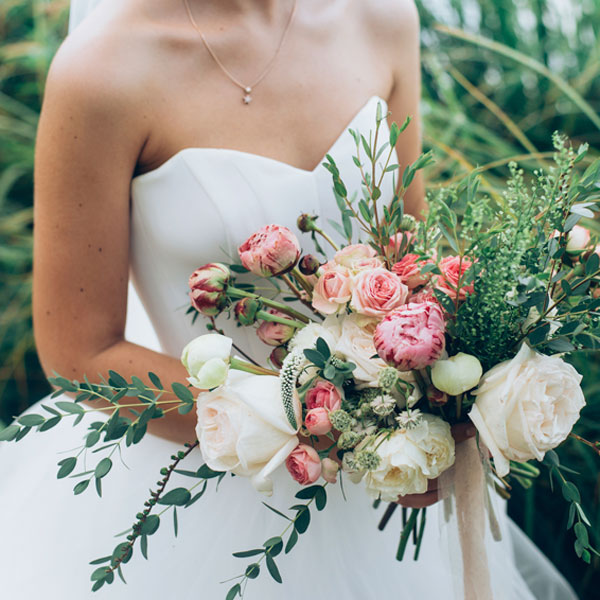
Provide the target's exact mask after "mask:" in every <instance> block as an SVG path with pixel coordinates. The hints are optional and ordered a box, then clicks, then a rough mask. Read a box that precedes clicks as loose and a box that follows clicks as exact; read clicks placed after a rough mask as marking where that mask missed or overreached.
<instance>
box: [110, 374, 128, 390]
mask: <svg viewBox="0 0 600 600" xmlns="http://www.w3.org/2000/svg"><path fill="white" fill-rule="evenodd" d="M108 383H109V385H111V386H112V387H116V388H123V387H124V388H126V387H128V384H127V381H126V380H125V379H124V378H123V377H122V376H121V375H119V374H118V373H117V372H116V371H109V372H108Z"/></svg>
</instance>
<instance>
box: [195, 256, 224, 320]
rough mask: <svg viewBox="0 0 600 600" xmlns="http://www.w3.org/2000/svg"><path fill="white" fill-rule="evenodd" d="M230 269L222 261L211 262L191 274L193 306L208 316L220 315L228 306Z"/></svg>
mask: <svg viewBox="0 0 600 600" xmlns="http://www.w3.org/2000/svg"><path fill="white" fill-rule="evenodd" d="M229 278H230V272H229V269H228V268H227V267H226V266H225V265H222V264H221V263H209V264H207V265H203V266H202V267H199V268H198V269H196V270H195V271H194V272H193V273H192V274H191V276H190V279H189V281H188V285H189V288H190V293H189V295H190V300H191V302H192V305H193V307H194V308H195V309H196V310H197V311H198V312H200V313H202V314H203V315H206V316H207V317H214V316H215V315H218V314H219V313H220V312H221V311H222V310H223V309H224V308H225V307H226V306H227V295H226V293H225V292H226V290H227V285H228V284H229Z"/></svg>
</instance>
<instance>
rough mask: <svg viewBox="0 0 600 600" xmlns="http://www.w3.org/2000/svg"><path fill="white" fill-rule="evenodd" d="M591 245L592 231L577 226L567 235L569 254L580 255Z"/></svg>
mask: <svg viewBox="0 0 600 600" xmlns="http://www.w3.org/2000/svg"><path fill="white" fill-rule="evenodd" d="M589 243H590V231H589V229H586V228H585V227H582V226H581V225H575V227H573V229H571V231H569V233H568V234H567V252H568V253H569V254H580V253H581V252H583V250H585V249H586V248H587V247H588V245H589Z"/></svg>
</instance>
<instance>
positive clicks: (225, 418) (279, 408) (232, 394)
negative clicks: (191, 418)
mask: <svg viewBox="0 0 600 600" xmlns="http://www.w3.org/2000/svg"><path fill="white" fill-rule="evenodd" d="M197 410H198V424H197V425H196V436H197V437H198V440H199V441H200V450H201V452H202V457H203V458H204V460H205V462H206V464H207V465H208V466H209V467H210V468H211V469H213V470H215V471H231V472H232V473H235V474H236V475H240V476H242V477H250V478H251V479H252V484H253V485H254V487H255V488H256V489H257V490H259V491H261V492H265V493H266V494H269V495H270V494H271V492H272V490H273V483H272V481H271V480H270V478H269V475H270V474H271V473H272V472H273V471H274V470H275V469H276V468H277V467H278V466H279V465H281V464H282V463H283V462H284V461H285V459H286V458H287V457H288V455H289V454H290V452H292V450H294V448H295V447H296V446H297V445H298V443H299V442H298V438H297V436H296V433H297V429H296V430H295V429H293V428H292V426H291V425H290V424H289V422H288V419H287V417H286V415H285V411H284V408H283V404H282V401H281V391H280V383H279V378H278V377H271V376H267V375H253V374H250V373H243V372H239V371H234V372H231V373H230V374H229V377H228V379H227V382H226V383H225V385H223V386H221V387H219V388H217V389H216V390H213V391H211V392H202V393H201V394H200V395H199V396H198V407H197ZM296 419H297V422H298V423H300V422H301V418H300V402H299V400H298V401H297V405H296Z"/></svg>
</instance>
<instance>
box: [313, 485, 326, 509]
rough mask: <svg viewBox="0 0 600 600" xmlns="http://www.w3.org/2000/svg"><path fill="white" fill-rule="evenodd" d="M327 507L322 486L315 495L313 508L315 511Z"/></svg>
mask: <svg viewBox="0 0 600 600" xmlns="http://www.w3.org/2000/svg"><path fill="white" fill-rule="evenodd" d="M326 505H327V492H326V491H325V488H324V487H323V486H321V487H319V489H318V490H317V493H316V494H315V506H316V507H317V510H323V509H324V508H325V506H326Z"/></svg>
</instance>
